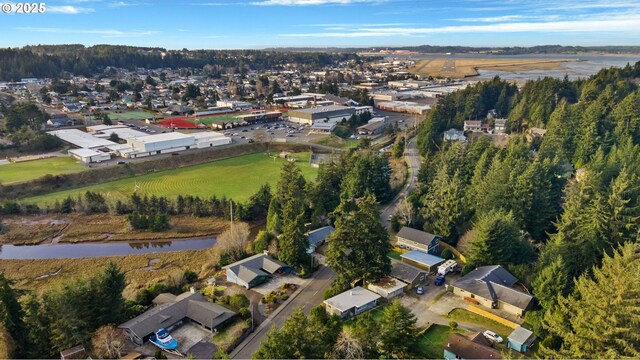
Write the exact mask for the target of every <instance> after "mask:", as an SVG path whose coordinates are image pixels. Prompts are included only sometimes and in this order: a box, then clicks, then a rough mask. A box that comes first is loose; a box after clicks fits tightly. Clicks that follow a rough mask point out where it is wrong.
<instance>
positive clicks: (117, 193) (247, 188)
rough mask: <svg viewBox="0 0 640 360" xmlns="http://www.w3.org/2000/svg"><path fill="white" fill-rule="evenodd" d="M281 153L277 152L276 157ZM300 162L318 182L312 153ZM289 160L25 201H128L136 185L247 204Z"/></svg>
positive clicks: (218, 165)
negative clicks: (86, 197) (94, 196)
mask: <svg viewBox="0 0 640 360" xmlns="http://www.w3.org/2000/svg"><path fill="white" fill-rule="evenodd" d="M277 155H278V154H277V153H275V156H277ZM294 155H295V156H296V157H298V158H299V159H300V161H298V163H297V164H298V166H299V167H300V169H301V170H302V173H303V174H304V176H305V177H306V178H307V179H315V176H316V174H317V172H318V171H317V169H316V168H313V167H311V165H309V156H310V154H309V153H299V154H294ZM284 162H285V160H283V159H280V158H276V159H273V158H272V157H269V156H267V155H265V154H264V153H255V154H249V155H243V156H238V157H234V158H230V159H225V160H219V161H214V162H209V163H205V164H198V165H193V166H188V167H183V168H179V169H172V170H165V171H159V172H157V173H154V174H148V175H142V176H137V177H132V178H127V179H121V180H115V181H109V182H105V183H102V184H96V185H90V186H86V187H82V188H77V189H72V190H65V191H60V192H55V193H50V194H46V195H40V196H34V197H30V198H26V199H24V201H25V202H28V203H39V204H45V203H49V204H52V203H53V202H54V201H55V200H62V199H64V198H66V197H67V196H69V195H71V196H72V197H77V196H78V195H79V194H84V193H85V192H86V191H88V190H90V191H95V192H100V193H103V194H104V195H105V196H106V198H107V199H108V200H112V201H115V200H118V199H120V200H125V199H126V198H128V197H129V196H130V195H131V194H132V193H133V191H134V188H135V187H136V183H137V184H138V186H139V190H138V194H140V195H141V196H144V195H149V196H151V195H157V196H167V197H171V198H173V197H176V196H178V195H194V196H195V195H197V196H201V197H208V196H211V195H216V196H218V197H221V196H223V195H224V196H226V197H227V198H232V199H234V200H236V201H241V202H244V201H246V200H248V199H249V197H250V196H251V195H253V194H254V193H255V192H256V191H258V189H259V188H260V186H262V185H263V184H264V183H269V184H271V185H272V188H273V187H275V184H276V183H277V181H278V178H279V176H280V170H281V168H282V164H283V163H284Z"/></svg>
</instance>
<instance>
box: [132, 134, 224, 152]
mask: <svg viewBox="0 0 640 360" xmlns="http://www.w3.org/2000/svg"><path fill="white" fill-rule="evenodd" d="M230 143H231V138H228V137H226V136H224V135H222V134H220V133H216V132H213V131H206V132H200V133H193V134H183V133H181V132H177V131H176V132H170V133H164V134H157V135H149V136H144V137H138V138H132V139H128V140H127V144H128V145H129V146H130V147H131V149H132V150H133V151H131V152H128V153H124V157H127V158H138V157H144V156H150V155H156V154H166V153H171V152H176V151H184V150H189V149H196V148H197V149H201V148H206V147H213V146H220V145H226V144H230Z"/></svg>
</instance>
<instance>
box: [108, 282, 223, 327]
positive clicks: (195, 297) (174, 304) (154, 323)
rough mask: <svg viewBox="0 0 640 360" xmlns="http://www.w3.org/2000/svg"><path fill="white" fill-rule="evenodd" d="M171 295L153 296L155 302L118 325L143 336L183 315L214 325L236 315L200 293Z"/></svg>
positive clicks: (182, 317) (170, 323)
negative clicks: (151, 306) (152, 305)
mask: <svg viewBox="0 0 640 360" xmlns="http://www.w3.org/2000/svg"><path fill="white" fill-rule="evenodd" d="M173 296H174V297H173V301H171V295H170V294H160V295H158V297H156V299H154V303H156V304H158V305H156V306H155V307H153V308H151V309H150V310H147V311H145V312H144V313H143V314H141V315H139V316H137V317H135V318H133V319H131V320H129V321H127V322H125V323H123V324H120V326H119V327H120V328H124V329H130V330H131V331H132V332H134V333H135V334H136V335H137V336H138V337H140V338H144V337H145V336H147V335H149V334H152V333H153V332H155V331H157V330H159V329H161V328H163V327H167V326H170V325H173V324H174V323H176V322H178V321H180V320H182V319H184V318H189V319H192V320H195V321H197V322H199V323H200V324H203V325H206V326H210V327H212V328H215V327H216V326H218V325H220V324H222V323H223V322H225V321H226V320H228V319H229V318H231V317H233V316H234V315H235V313H234V312H233V311H231V310H229V309H227V308H224V307H222V306H220V305H218V304H214V303H212V302H210V301H209V300H208V299H207V298H206V297H204V296H203V295H202V294H200V293H191V292H186V293H183V294H180V295H178V296H175V295H173Z"/></svg>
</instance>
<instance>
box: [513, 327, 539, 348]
mask: <svg viewBox="0 0 640 360" xmlns="http://www.w3.org/2000/svg"><path fill="white" fill-rule="evenodd" d="M508 338H509V340H513V341H515V342H518V343H520V344H530V343H533V341H534V340H535V338H536V337H535V335H533V332H532V331H531V330H528V329H525V328H523V327H522V326H518V327H517V328H516V329H515V330H513V332H512V333H511V334H509V336H508Z"/></svg>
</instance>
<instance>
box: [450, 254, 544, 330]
mask: <svg viewBox="0 0 640 360" xmlns="http://www.w3.org/2000/svg"><path fill="white" fill-rule="evenodd" d="M517 282H518V279H517V278H516V277H515V276H513V275H511V273H510V272H508V271H507V270H506V269H505V268H503V267H502V266H500V265H492V266H480V267H478V268H476V269H474V270H472V271H471V272H470V273H468V274H467V275H465V276H463V277H461V278H460V279H458V280H457V281H456V282H454V283H453V285H452V287H453V293H454V294H456V295H458V296H462V297H468V298H471V299H474V300H476V301H477V302H478V303H479V304H480V305H482V306H486V307H488V308H490V309H502V310H505V311H507V312H509V313H511V314H513V315H517V316H520V317H522V316H524V313H525V311H526V310H528V309H529V308H530V307H531V306H532V303H533V296H532V295H530V294H527V293H525V292H522V291H520V290H517V289H515V288H513V285H515V284H516V283H517Z"/></svg>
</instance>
